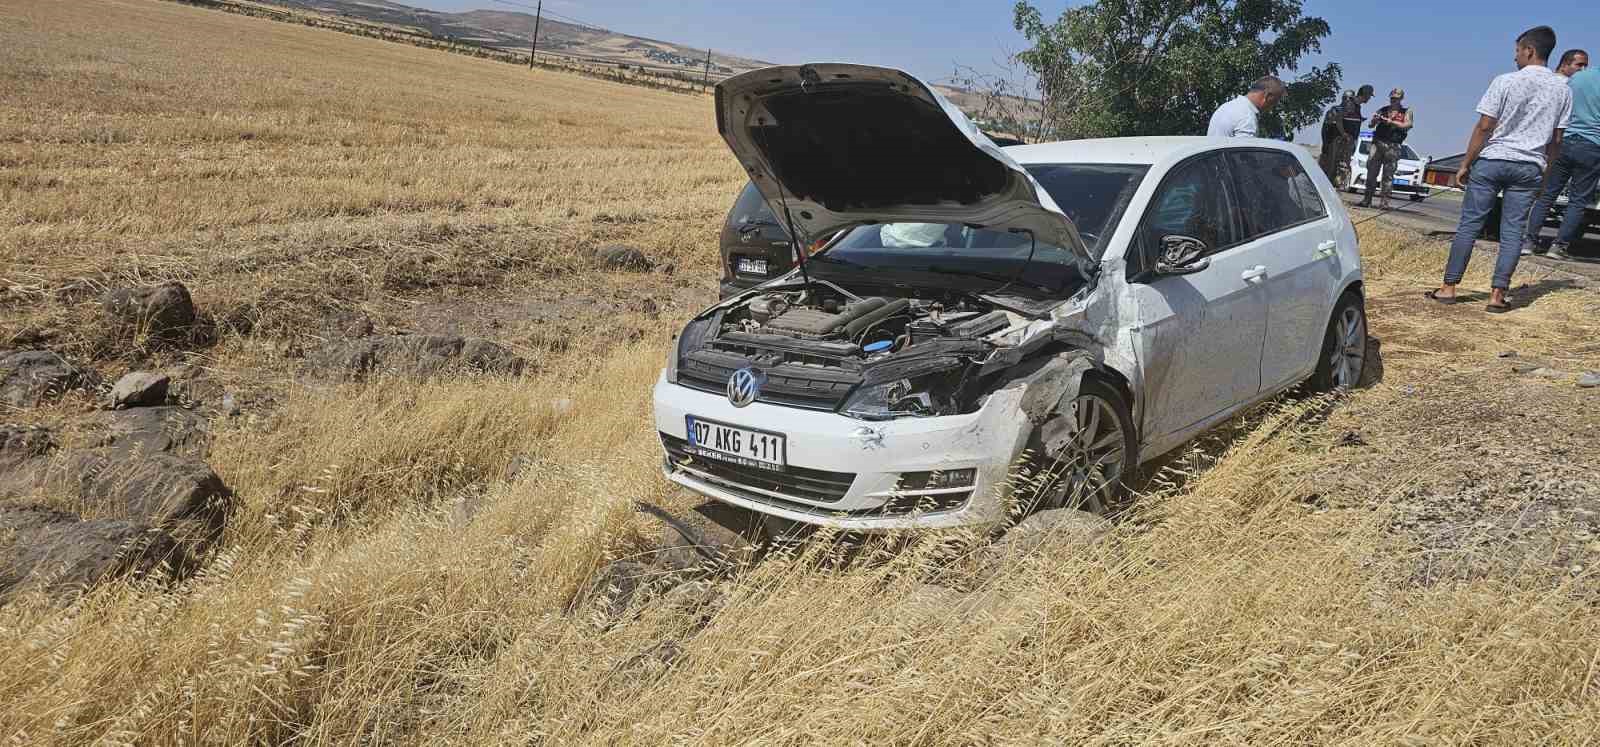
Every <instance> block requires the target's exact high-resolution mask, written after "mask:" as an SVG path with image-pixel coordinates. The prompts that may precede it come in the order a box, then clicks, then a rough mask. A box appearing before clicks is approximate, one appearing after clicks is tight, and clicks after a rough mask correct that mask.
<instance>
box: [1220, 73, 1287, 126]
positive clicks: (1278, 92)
mask: <svg viewBox="0 0 1600 747" xmlns="http://www.w3.org/2000/svg"><path fill="white" fill-rule="evenodd" d="M1286 90H1287V89H1285V88H1284V85H1283V81H1281V80H1278V79H1277V78H1276V77H1274V76H1271V75H1267V76H1263V77H1261V78H1257V79H1256V82H1254V83H1251V84H1250V91H1249V92H1248V93H1246V94H1245V95H1243V96H1240V97H1238V98H1236V99H1233V100H1232V101H1229V102H1228V103H1226V104H1223V105H1222V106H1219V107H1217V110H1216V111H1215V112H1212V114H1211V124H1210V125H1209V126H1208V127H1206V136H1207V137H1255V136H1256V131H1257V126H1258V122H1259V119H1260V116H1261V112H1264V111H1267V110H1269V109H1271V108H1272V107H1274V106H1277V104H1278V102H1279V101H1282V100H1283V95H1284V93H1285V91H1286Z"/></svg>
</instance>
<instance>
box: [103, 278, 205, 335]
mask: <svg viewBox="0 0 1600 747" xmlns="http://www.w3.org/2000/svg"><path fill="white" fill-rule="evenodd" d="M100 305H101V308H103V309H104V310H105V312H106V314H107V316H109V317H111V318H112V319H113V320H114V321H116V322H117V323H119V324H121V325H123V326H124V327H126V328H129V329H131V330H132V331H133V332H134V333H136V334H137V333H143V334H144V335H147V336H149V337H150V338H152V339H158V340H168V341H175V340H179V339H182V338H184V337H186V336H188V334H189V333H190V331H191V330H192V329H193V327H194V322H195V311H194V299H192V298H191V297H190V296H189V289H188V288H186V287H184V285H183V284H182V283H176V282H169V283H162V284H161V285H154V286H148V287H144V288H118V289H115V290H111V291H108V292H107V293H106V294H105V296H104V297H102V298H101V300H100Z"/></svg>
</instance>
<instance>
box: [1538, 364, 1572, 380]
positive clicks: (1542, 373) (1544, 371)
mask: <svg viewBox="0 0 1600 747" xmlns="http://www.w3.org/2000/svg"><path fill="white" fill-rule="evenodd" d="M1529 374H1531V375H1533V376H1537V377H1539V378H1541V379H1565V378H1567V375H1566V374H1565V373H1562V372H1561V371H1557V370H1556V369H1554V368H1549V367H1540V368H1535V369H1534V370H1532V371H1530V372H1529Z"/></svg>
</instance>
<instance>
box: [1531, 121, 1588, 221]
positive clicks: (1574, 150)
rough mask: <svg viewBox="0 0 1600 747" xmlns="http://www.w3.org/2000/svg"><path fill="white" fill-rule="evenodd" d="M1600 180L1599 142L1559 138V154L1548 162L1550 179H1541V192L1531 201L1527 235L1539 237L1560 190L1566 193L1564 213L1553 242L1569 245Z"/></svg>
mask: <svg viewBox="0 0 1600 747" xmlns="http://www.w3.org/2000/svg"><path fill="white" fill-rule="evenodd" d="M1597 180H1600V143H1596V142H1594V141H1593V140H1589V139H1588V138H1582V137H1570V138H1567V139H1565V140H1562V141H1561V154H1560V155H1559V156H1557V157H1556V161H1555V163H1552V164H1550V178H1548V179H1546V180H1545V182H1544V193H1543V194H1541V195H1540V196H1539V201H1538V202H1535V203H1533V216H1532V219H1531V220H1529V221H1528V235H1529V236H1538V235H1539V228H1540V227H1542V226H1543V225H1544V217H1545V216H1547V215H1549V214H1550V206H1551V205H1553V204H1555V201H1556V197H1557V196H1559V195H1560V194H1561V190H1563V189H1566V188H1567V187H1568V186H1569V182H1570V186H1571V189H1570V190H1568V192H1567V213H1566V215H1564V216H1562V218H1561V230H1560V232H1559V233H1557V234H1556V243H1558V244H1571V243H1572V242H1574V241H1577V240H1578V237H1580V236H1582V235H1583V209H1584V207H1585V206H1587V205H1589V204H1590V203H1592V202H1593V201H1594V186H1595V182H1596V181H1597Z"/></svg>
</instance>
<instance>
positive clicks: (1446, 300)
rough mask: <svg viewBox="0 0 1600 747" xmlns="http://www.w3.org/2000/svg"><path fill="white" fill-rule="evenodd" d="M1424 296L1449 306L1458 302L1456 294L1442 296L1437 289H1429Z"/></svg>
mask: <svg viewBox="0 0 1600 747" xmlns="http://www.w3.org/2000/svg"><path fill="white" fill-rule="evenodd" d="M1422 297H1423V298H1426V299H1428V300H1429V301H1432V302H1434V303H1438V304H1444V305H1445V306H1449V305H1451V304H1453V303H1455V302H1456V298H1455V297H1454V296H1451V297H1449V298H1445V297H1442V296H1440V295H1439V292H1438V291H1436V290H1431V291H1428V292H1427V293H1424V294H1422Z"/></svg>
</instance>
